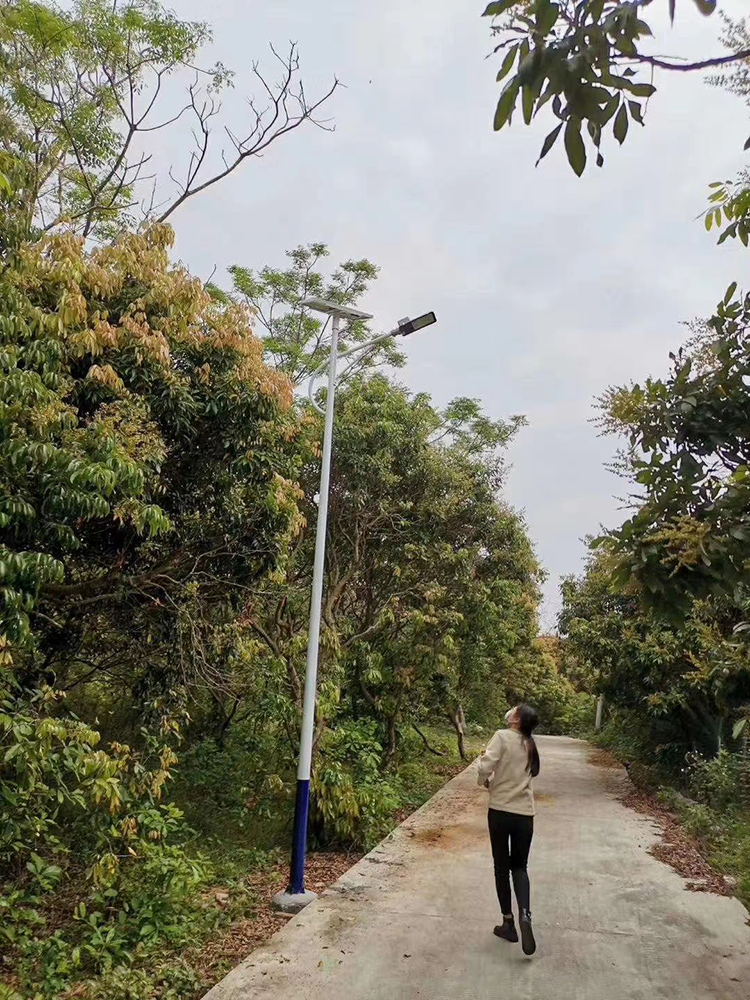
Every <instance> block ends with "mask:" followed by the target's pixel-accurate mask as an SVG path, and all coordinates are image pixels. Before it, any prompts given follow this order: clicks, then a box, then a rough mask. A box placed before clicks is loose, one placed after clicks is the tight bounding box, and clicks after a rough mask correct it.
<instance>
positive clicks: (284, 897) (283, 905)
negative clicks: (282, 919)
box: [273, 889, 318, 914]
mask: <svg viewBox="0 0 750 1000" xmlns="http://www.w3.org/2000/svg"><path fill="white" fill-rule="evenodd" d="M317 898H318V897H317V895H316V894H315V893H314V892H310V891H309V890H307V889H304V890H303V891H302V892H290V891H289V890H288V889H287V890H286V891H285V892H280V893H278V895H276V896H274V897H273V908H274V910H277V911H278V912H280V913H292V914H294V913H300V912H301V911H302V910H304V908H305V907H306V906H309V904H310V903H313V902H314V901H315V900H316V899H317Z"/></svg>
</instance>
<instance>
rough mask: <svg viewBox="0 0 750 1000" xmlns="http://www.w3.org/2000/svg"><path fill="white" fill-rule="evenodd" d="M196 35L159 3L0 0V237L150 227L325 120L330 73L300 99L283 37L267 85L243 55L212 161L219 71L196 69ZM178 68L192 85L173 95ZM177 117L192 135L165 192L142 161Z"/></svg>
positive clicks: (225, 80) (205, 32)
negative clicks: (241, 77) (234, 99)
mask: <svg viewBox="0 0 750 1000" xmlns="http://www.w3.org/2000/svg"><path fill="white" fill-rule="evenodd" d="M210 38H211V34H210V30H209V28H208V26H207V25H206V24H205V23H203V22H194V21H183V20H180V19H179V18H178V17H177V16H176V15H175V14H173V13H172V12H171V11H169V10H168V9H166V8H165V7H163V6H162V5H161V3H159V0H124V2H118V0H115V2H114V3H113V2H111V0H75V2H74V3H73V4H71V5H66V6H58V5H56V4H55V3H52V2H49V3H41V2H37V0H11V2H8V3H5V4H3V6H2V8H1V9H0V47H1V49H2V57H1V58H0V170H2V172H3V174H4V175H5V176H6V178H7V180H8V182H9V185H10V189H11V191H12V195H11V196H10V197H9V196H8V193H7V191H6V193H5V196H4V197H5V200H6V204H7V211H8V215H9V218H8V219H6V220H5V222H4V224H3V226H2V231H3V233H4V239H5V241H6V243H8V242H10V243H11V244H12V243H14V242H16V241H17V240H18V239H24V238H28V237H29V236H30V235H32V234H34V233H39V232H52V231H55V230H57V229H58V228H59V227H61V226H64V227H66V228H67V227H72V228H73V230H74V231H75V232H77V233H80V234H81V235H83V236H84V237H92V238H97V239H105V240H106V239H110V238H111V237H112V236H113V235H114V234H116V233H117V232H120V231H121V230H122V229H123V228H126V227H127V226H132V225H133V224H135V223H138V222H140V221H142V220H144V219H145V220H148V221H155V220H158V221H162V222H163V221H164V220H166V219H167V218H169V217H170V216H171V215H172V213H173V212H174V211H175V210H176V209H177V208H179V206H180V205H182V204H184V202H185V201H187V200H188V199H189V198H192V197H193V196H195V195H196V194H198V193H200V192H201V191H204V190H205V189H206V188H208V187H210V186H211V185H213V184H215V183H217V182H218V181H220V180H222V179H223V178H225V177H227V176H228V175H229V174H231V173H232V172H233V171H234V170H236V169H238V168H239V167H240V166H241V164H243V163H244V162H245V161H246V160H249V159H251V158H252V157H254V156H259V155H261V154H262V153H263V152H264V151H265V150H267V149H268V147H269V146H270V145H271V144H272V143H274V142H276V141H277V140H278V139H281V138H282V137H283V136H284V135H287V134H289V133H290V132H292V131H294V130H295V129H297V128H298V127H300V126H301V125H304V124H306V123H312V124H316V125H318V126H320V127H323V128H328V127H330V126H329V125H328V123H327V122H325V121H324V120H322V119H321V118H319V117H318V114H319V111H320V109H321V107H322V105H323V104H325V102H326V101H327V100H328V98H329V97H330V96H331V95H332V94H333V92H334V91H335V89H336V87H337V82H336V81H335V80H334V82H333V84H332V85H331V87H330V88H329V89H328V90H327V91H325V92H324V93H322V94H321V95H320V96H318V97H316V98H314V99H312V100H310V99H308V97H307V96H306V92H305V89H304V87H303V85H302V82H301V80H300V76H299V56H298V51H297V47H296V45H292V46H291V47H290V48H289V50H288V51H287V53H286V54H285V55H281V54H279V53H277V52H276V51H275V50H274V49H272V58H273V60H274V62H275V64H276V65H277V66H278V67H279V68H280V69H281V73H280V78H279V81H278V83H274V82H272V81H270V80H269V79H268V78H267V77H266V76H265V75H264V74H263V72H262V71H261V69H260V67H259V66H258V64H257V63H256V64H253V70H252V71H253V75H254V76H255V78H256V80H257V83H258V88H259V91H260V93H261V95H262V96H261V97H260V98H253V99H251V100H250V101H249V108H250V113H249V121H246V122H242V123H238V124H236V125H235V126H233V127H229V126H225V129H224V131H225V136H226V143H225V147H226V148H225V149H217V150H216V154H217V155H218V160H217V159H216V156H214V155H212V151H213V146H214V126H215V124H216V123H217V122H218V121H219V120H220V119H219V114H220V111H221V104H220V100H219V98H220V94H221V91H222V90H223V89H224V88H225V87H227V86H228V85H230V84H231V83H232V74H231V72H230V71H229V70H227V68H226V67H225V66H223V65H222V64H221V63H217V64H216V65H214V66H211V67H206V68H201V67H200V66H199V65H198V59H199V57H200V50H201V48H202V47H203V46H204V45H205V44H206V43H207V42H209V41H210ZM186 74H187V75H188V78H192V82H191V83H189V84H188V86H187V88H186V90H185V92H184V96H183V98H180V96H179V93H180V89H182V86H183V85H182V82H181V81H182V80H184V78H185V76H186ZM175 81H180V82H179V84H178V87H177V88H171V86H170V85H171V84H172V83H173V82H175ZM170 89H176V90H177V93H176V94H175V95H171V94H170ZM178 121H190V122H191V124H192V135H193V139H194V144H193V146H192V148H191V149H189V150H188V151H187V152H186V157H185V162H184V163H181V164H178V165H174V167H173V169H172V170H170V179H171V188H170V186H169V185H165V184H164V183H163V180H162V178H158V177H157V178H154V175H153V173H151V167H150V163H151V161H152V158H153V153H154V145H153V144H154V141H156V140H157V139H163V133H164V131H165V130H167V129H169V128H170V127H171V126H173V125H175V124H176V123H177V122H178Z"/></svg>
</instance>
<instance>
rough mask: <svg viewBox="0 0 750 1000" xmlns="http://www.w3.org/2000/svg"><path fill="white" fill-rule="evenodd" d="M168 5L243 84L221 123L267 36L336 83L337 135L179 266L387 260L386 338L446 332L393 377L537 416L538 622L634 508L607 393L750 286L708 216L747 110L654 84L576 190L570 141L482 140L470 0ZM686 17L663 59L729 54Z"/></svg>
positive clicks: (667, 40)
mask: <svg viewBox="0 0 750 1000" xmlns="http://www.w3.org/2000/svg"><path fill="white" fill-rule="evenodd" d="M173 6H174V7H175V9H176V10H177V12H178V13H179V14H180V16H183V17H190V18H196V19H205V18H208V19H210V21H211V23H212V24H213V26H214V45H213V47H212V49H211V50H210V52H208V53H207V55H208V58H209V60H210V61H213V60H215V59H221V60H222V61H223V62H225V63H226V64H227V65H228V66H230V67H231V68H232V69H234V70H235V72H236V79H235V89H234V91H233V92H232V93H231V94H230V95H229V96H228V98H226V99H225V106H224V119H225V120H227V121H231V122H232V123H234V124H235V125H236V130H237V131H240V130H241V128H240V124H239V123H240V122H241V121H242V120H243V116H244V115H245V114H246V107H245V105H244V103H243V101H244V97H245V95H246V94H247V93H248V92H249V91H250V88H251V82H252V81H251V75H250V68H251V64H252V61H253V60H255V59H260V60H263V61H265V60H266V58H267V54H268V53H267V49H266V46H267V43H268V42H269V41H273V42H274V43H276V44H277V45H279V46H280V47H283V46H284V45H285V44H286V43H287V42H288V41H289V40H290V39H293V40H295V41H298V42H299V45H300V51H301V57H302V65H303V72H304V78H305V82H306V88H307V91H308V93H309V94H311V95H313V94H314V93H315V92H316V90H320V89H321V88H322V87H325V86H326V85H327V83H328V82H329V81H330V78H331V77H332V75H333V74H334V73H335V74H336V75H337V76H338V77H339V78H340V79H341V80H342V81H343V82H344V83H345V84H346V88H347V89H346V90H341V91H340V92H338V93H337V94H336V95H335V97H334V99H333V100H332V102H331V104H330V114H331V115H332V116H334V117H335V121H336V131H335V133H334V134H327V133H323V132H320V131H318V130H315V129H313V128H309V129H305V130H301V131H298V132H297V133H295V134H294V135H293V136H290V137H288V138H287V139H285V140H283V141H282V142H280V143H279V144H278V145H277V146H275V147H274V148H273V150H272V151H270V152H269V153H268V155H267V156H266V157H265V158H264V159H263V160H258V161H254V162H250V163H248V164H247V165H245V167H244V169H242V170H241V171H240V172H238V173H237V174H236V175H235V176H234V177H233V178H231V179H230V180H227V181H225V182H223V183H222V184H221V185H219V186H217V187H215V188H212V189H210V190H209V191H207V192H206V193H204V194H203V195H201V196H200V197H199V198H196V199H195V200H194V201H192V202H189V203H188V204H187V205H186V206H185V208H184V209H182V210H181V211H180V213H179V214H177V215H175V216H174V217H173V219H172V221H173V222H174V224H175V228H176V230H177V238H178V241H177V253H178V255H179V256H180V257H181V258H182V259H183V260H184V261H185V262H186V263H187V264H188V265H189V266H190V268H191V270H192V271H193V272H194V273H196V274H197V275H199V276H201V277H204V278H205V277H208V276H209V274H210V273H211V272H212V270H213V268H214V267H216V268H217V276H216V278H215V279H214V280H216V281H217V282H219V283H221V282H222V280H224V271H225V268H226V267H227V266H228V265H230V264H233V263H240V264H243V265H245V266H249V267H260V266H262V265H263V264H265V263H270V264H278V265H282V264H283V263H284V251H285V250H286V249H289V248H291V247H294V246H296V245H298V244H300V243H307V242H310V241H323V242H326V243H328V244H329V245H330V247H331V249H332V260H336V261H338V260H343V259H347V258H350V257H354V258H361V257H367V258H369V259H370V260H372V261H373V262H375V263H376V264H378V265H379V266H380V268H381V275H380V278H379V280H378V281H377V283H376V285H375V286H374V287H373V290H372V292H371V293H370V294H369V296H368V297H367V300H366V301H365V302H364V303H363V307H365V308H367V309H368V310H369V311H370V312H372V313H374V314H375V316H376V318H377V322H378V323H379V327H380V328H382V329H385V328H388V327H389V326H390V325H392V324H393V322H394V321H395V320H398V319H399V318H400V317H402V316H405V315H416V314H418V313H420V312H423V311H426V310H428V309H434V310H435V311H436V312H437V315H438V319H439V325H438V326H437V327H433V328H432V329H431V330H429V331H428V332H425V333H424V334H423V335H422V336H421V337H417V336H415V337H414V338H412V339H410V340H409V341H408V342H407V345H406V346H407V347H408V353H409V364H408V367H407V369H406V370H405V372H402V373H401V374H402V378H403V380H404V381H405V382H406V383H407V384H408V385H409V386H410V387H411V388H412V389H414V390H419V391H422V390H424V391H427V392H429V393H431V394H432V396H433V397H434V399H435V401H436V402H437V403H444V402H447V401H448V400H449V399H451V398H453V397H455V396H472V397H477V398H479V399H481V400H482V402H483V404H484V406H485V407H486V409H487V411H488V412H489V414H491V415H492V416H494V417H502V416H505V415H509V414H513V413H523V414H525V415H526V416H527V418H528V420H529V426H528V427H527V428H526V429H524V430H523V431H522V432H521V433H520V434H519V436H518V437H517V439H516V441H515V443H514V444H513V445H512V447H511V449H510V455H509V458H510V461H511V463H512V469H511V471H510V473H509V476H508V482H507V489H506V495H507V497H508V499H509V500H510V501H511V502H512V503H513V504H514V505H515V506H516V507H517V508H518V509H520V510H521V511H523V513H524V516H525V518H526V521H527V523H528V526H529V531H530V534H531V537H532V539H533V541H534V544H535V546H536V550H537V553H538V555H539V557H540V559H541V561H542V563H543V565H544V566H545V568H546V570H547V571H548V573H549V581H548V584H547V586H546V601H545V606H544V609H543V616H542V620H543V624H545V625H547V626H549V625H550V624H551V623H553V622H554V614H555V611H556V609H557V607H558V605H559V599H558V584H559V578H560V576H562V575H564V574H567V573H571V572H577V571H578V570H579V569H580V567H581V565H582V560H583V558H584V555H585V546H584V544H583V542H582V538H583V536H584V535H586V534H590V533H593V532H596V531H597V529H598V527H599V525H600V524H605V525H614V524H616V523H618V521H619V520H621V519H622V516H623V515H622V514H621V512H620V511H619V509H618V503H617V501H616V500H615V499H614V496H615V495H617V494H618V493H619V492H621V489H622V484H621V483H620V482H618V480H616V479H615V478H614V477H613V476H611V475H610V474H609V473H608V472H606V470H605V469H604V468H603V463H604V462H605V461H607V460H608V459H609V458H610V457H611V455H612V452H613V450H614V447H615V443H614V442H613V441H610V440H602V439H600V438H598V437H597V433H596V430H595V428H594V427H593V426H592V425H591V423H590V420H591V417H592V415H593V412H594V411H593V408H592V403H593V399H594V397H595V396H596V395H597V394H598V393H600V392H602V391H603V390H604V389H605V388H606V387H607V386H608V385H610V384H613V383H620V382H624V381H627V380H629V379H642V378H643V377H645V376H646V375H648V374H661V373H662V372H663V371H664V370H665V369H666V366H667V363H668V361H667V355H668V352H669V351H670V350H672V349H674V348H676V347H677V346H678V345H679V344H680V342H681V341H682V340H684V338H685V331H684V328H682V327H681V326H680V322H681V321H682V320H686V319H690V318H691V317H693V316H697V315H706V314H709V313H710V312H711V311H712V309H713V305H714V304H715V302H716V301H717V300H718V298H719V297H720V296H721V295H722V294H723V290H724V289H725V288H726V286H727V285H728V284H729V282H730V280H732V279H733V278H735V277H738V276H741V272H740V270H739V268H740V261H739V260H738V257H737V255H738V252H741V248H739V250H738V248H736V247H734V246H733V245H725V246H723V247H721V248H717V247H716V246H715V237H714V236H711V235H708V234H706V233H705V231H704V229H703V226H702V224H701V223H700V222H696V221H695V217H696V215H697V214H698V213H699V212H700V210H701V208H702V206H703V204H704V200H705V190H706V184H707V183H708V182H710V181H712V180H715V179H719V178H728V177H732V176H734V174H735V173H736V171H737V169H738V168H739V167H741V166H742V165H743V154H742V146H743V143H744V141H745V138H746V137H747V135H748V133H749V132H750V121H749V118H750V116H749V115H748V112H747V108H746V107H745V106H744V105H743V104H742V103H741V102H740V101H739V100H737V99H736V98H733V97H731V96H730V95H727V94H725V93H723V92H721V91H718V90H716V89H714V88H710V87H708V86H706V85H705V83H703V82H702V81H701V80H700V79H699V78H696V77H695V76H694V75H689V76H686V75H682V74H662V75H661V79H658V80H657V83H658V84H659V87H660V92H659V93H658V94H657V96H656V98H655V99H654V100H653V101H652V102H651V107H650V108H649V112H648V124H647V127H646V128H645V129H632V128H631V134H630V135H629V136H628V139H627V141H626V143H625V145H624V147H623V148H622V149H620V148H619V147H617V148H615V144H614V141H613V140H611V138H610V141H609V143H608V148H606V149H605V155H606V159H607V162H606V165H605V167H604V169H603V170H596V169H595V168H592V169H590V170H587V171H586V173H585V174H584V176H583V178H581V179H578V178H576V177H575V175H573V174H572V172H571V171H570V169H569V168H568V166H567V164H566V163H565V162H564V157H563V149H562V144H560V148H555V149H554V150H553V152H552V153H551V154H550V155H549V157H548V158H547V159H546V160H545V161H544V162H543V163H542V165H541V166H540V167H539V168H538V169H534V162H535V160H536V156H537V154H538V149H539V146H540V144H541V141H542V138H543V137H544V135H545V134H546V132H547V131H549V129H550V128H551V125H550V124H549V120H548V119H545V120H544V121H542V122H541V124H540V125H537V126H535V127H534V128H533V129H526V128H525V127H523V125H522V123H521V122H520V121H519V122H517V123H515V124H514V126H513V127H512V129H511V130H510V131H503V132H502V133H500V134H499V135H495V134H494V133H493V132H492V128H491V123H492V115H493V111H494V105H495V102H496V100H497V95H498V91H499V87H498V85H497V84H496V83H495V74H496V72H497V69H498V64H497V61H496V60H494V59H491V60H486V59H485V56H486V55H487V53H488V52H489V51H490V49H491V41H490V36H489V25H488V22H487V21H485V20H482V19H481V18H480V17H479V16H478V15H479V13H480V12H481V8H482V6H483V5H482V2H481V0H477V2H476V3H471V2H469V3H467V2H466V0H408V2H406V0H378V3H375V4H372V3H364V2H362V0H359V2H353V0H317V2H316V3H315V4H310V3H309V0H284V2H283V3H281V2H279V0H250V2H247V0H245V2H242V0H213V3H211V4H208V5H207V4H205V3H203V2H200V3H199V2H197V0H175V2H174V4H173ZM654 6H655V7H658V6H662V7H664V8H666V6H667V4H666V0H663V3H662V4H661V5H659V4H655V5H654ZM722 6H723V7H724V9H725V10H729V11H730V12H731V11H732V10H737V9H738V8H739V9H741V8H742V6H743V5H742V3H741V2H740V0H735V2H734V3H725V4H723V5H722ZM677 7H678V15H679V17H680V19H681V20H680V22H679V23H678V25H677V26H676V28H675V30H674V31H669V30H667V26H666V23H665V25H664V32H663V34H661V35H660V36H659V39H658V48H657V50H658V51H659V52H670V53H672V52H679V53H680V54H684V55H693V56H695V55H702V56H706V55H714V54H719V53H720V51H721V50H720V45H719V43H718V41H717V37H716V36H717V33H718V28H719V25H718V22H717V19H716V18H713V19H706V18H703V17H701V16H700V15H699V14H698V13H697V12H696V11H695V9H694V7H693V6H692V4H689V3H687V2H686V0H682V2H681V3H679V4H678V5H677ZM267 65H268V66H269V68H270V63H268V64H267Z"/></svg>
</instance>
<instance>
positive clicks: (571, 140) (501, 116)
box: [484, 0, 750, 176]
mask: <svg viewBox="0 0 750 1000" xmlns="http://www.w3.org/2000/svg"><path fill="white" fill-rule="evenodd" d="M652 2H653V0H646V2H629V0H625V2H623V0H578V2H576V0H559V2H553V0H497V2H493V3H490V4H489V5H488V6H487V7H486V9H485V11H484V16H486V17H492V18H498V17H502V18H503V19H502V20H501V21H499V22H494V23H493V29H492V30H493V34H494V35H495V36H496V37H497V38H499V42H498V44H497V46H496V48H495V52H496V53H501V54H502V56H503V61H502V64H501V67H500V71H499V73H498V81H500V80H503V79H505V78H506V77H507V78H508V79H507V82H506V83H505V86H504V88H503V90H502V93H501V95H500V98H499V100H498V104H497V109H496V111H495V119H494V128H495V131H498V130H499V129H502V128H503V127H505V126H506V125H509V124H510V122H511V120H512V118H513V113H514V111H515V110H516V107H517V105H518V104H519V101H520V106H521V112H522V114H523V119H524V122H525V123H526V124H527V125H529V124H530V123H531V121H532V119H533V118H534V117H536V116H537V115H538V114H540V112H542V111H544V113H545V114H547V115H551V117H552V118H553V119H556V120H557V124H556V125H555V127H554V128H553V130H552V131H551V132H550V133H549V135H548V136H547V138H546V139H545V140H544V143H543V144H542V148H541V152H540V155H539V160H541V159H543V158H544V157H545V156H546V155H547V154H548V153H549V152H550V150H551V149H552V147H553V146H554V144H555V143H556V141H557V140H558V138H559V137H560V135H563V138H564V144H565V152H566V155H567V158H568V162H569V163H570V165H571V167H572V169H573V170H574V171H575V173H576V174H578V175H579V176H580V175H581V174H582V173H583V171H584V170H585V168H586V162H587V158H588V157H587V152H586V146H587V144H588V145H589V146H590V147H591V149H592V152H593V153H594V154H595V159H596V163H597V166H602V165H603V163H604V154H603V152H602V142H603V139H604V137H605V130H607V129H610V128H611V131H612V134H613V136H614V138H615V139H616V141H617V142H618V143H620V144H622V143H623V142H624V141H625V139H626V137H627V134H628V131H629V128H630V125H631V123H633V122H635V123H636V124H638V125H643V124H644V115H645V112H646V106H645V105H644V101H648V99H649V98H651V97H652V96H653V95H654V94H655V93H656V85H655V83H654V78H655V71H656V70H663V71H667V72H691V71H700V70H705V69H708V68H716V67H723V66H729V65H734V64H738V63H742V61H743V60H747V59H748V58H750V47H748V46H746V45H745V46H744V47H743V48H739V49H738V48H736V46H735V44H734V43H736V42H738V41H740V42H742V41H743V39H742V36H741V35H739V34H738V33H737V32H736V31H735V33H734V35H733V36H732V38H731V43H732V47H733V49H734V50H733V51H732V52H731V53H730V54H728V55H723V56H715V57H711V58H708V59H701V60H698V61H695V62H686V61H684V60H679V59H677V58H669V57H661V56H654V55H649V54H647V53H645V52H643V50H642V46H643V43H644V40H647V39H649V38H650V37H651V35H652V30H651V27H650V26H649V24H648V22H647V21H645V20H644V17H645V16H646V9H647V8H648V7H649V6H651V3H652ZM668 2H669V13H670V16H671V17H672V18H674V14H675V8H676V2H675V0H668ZM693 5H694V6H695V7H696V8H697V9H698V10H699V11H700V13H701V14H704V15H708V14H711V13H712V12H713V10H714V8H715V6H716V3H715V0H693ZM682 6H687V4H686V3H683V4H682ZM740 72H741V71H740ZM584 126H585V128H584ZM537 162H539V161H537Z"/></svg>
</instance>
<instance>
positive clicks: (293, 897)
mask: <svg viewBox="0 0 750 1000" xmlns="http://www.w3.org/2000/svg"><path fill="white" fill-rule="evenodd" d="M301 304H302V305H303V306H307V307H308V308H309V309H313V310H315V311H316V312H322V313H327V314H328V315H329V316H331V352H330V354H329V356H328V359H327V360H326V361H325V362H324V363H323V364H322V365H321V366H320V368H318V369H317V370H316V371H315V372H313V374H312V376H311V377H310V381H309V386H308V395H309V398H310V401H311V402H312V404H313V406H314V407H315V408H316V409H317V410H318V412H320V413H322V414H323V416H324V429H323V454H322V459H321V469H320V491H319V494H318V520H317V526H316V531H315V557H314V561H313V579H312V594H311V597H310V624H309V630H308V639H307V663H306V666H305V690H304V695H303V700H302V729H301V733H300V748H299V762H298V766H297V787H296V793H295V800H294V828H293V832H292V860H291V868H290V873H289V886H288V888H287V890H286V892H282V893H279V895H277V896H276V897H274V905H275V906H276V908H277V909H279V910H282V911H284V912H286V913H298V912H299V911H300V910H302V909H303V908H304V907H305V906H307V904H308V903H311V902H312V901H313V900H314V899H315V898H316V896H315V893H314V892H310V891H308V890H306V889H305V856H306V853H307V822H308V817H309V812H310V776H311V770H312V752H313V738H314V731H315V702H316V695H317V680H318V652H319V648H320V623H321V617H322V609H323V581H324V577H325V554H326V532H327V527H328V495H329V486H330V480H331V451H332V445H333V412H334V403H335V398H336V367H337V363H338V359H339V357H341V358H344V357H348V356H350V355H353V354H359V353H361V352H365V351H367V350H369V349H371V348H373V347H375V346H377V345H378V344H380V343H381V342H382V341H385V340H389V339H390V338H391V337H397V336H402V337H405V336H407V335H408V334H410V333H414V331H415V330H420V329H422V328H423V327H425V326H430V325H431V324H432V323H435V322H436V317H435V314H434V313H426V314H425V315H424V316H420V317H419V318H418V319H415V320H410V319H403V320H401V321H400V322H399V324H398V326H397V327H396V328H395V330H392V331H391V332H390V333H386V334H383V335H381V336H379V337H374V338H373V339H372V340H368V341H367V342H366V343H364V344H356V345H355V346H354V347H351V348H349V350H348V351H344V352H342V353H341V354H340V355H339V350H338V347H339V330H340V322H341V320H342V319H346V320H348V321H352V320H363V319H372V316H371V315H370V314H369V313H363V312H360V311H359V310H358V309H351V308H349V307H347V306H340V305H338V304H337V303H335V302H327V301H325V300H324V299H305V300H304V301H303V302H302V303H301ZM325 368H328V393H327V395H326V402H325V408H324V409H322V410H321V408H320V407H319V406H318V405H317V403H316V402H315V400H314V399H313V388H314V385H315V381H316V379H317V378H318V376H319V375H320V374H321V373H322V372H323V371H324V370H325Z"/></svg>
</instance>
